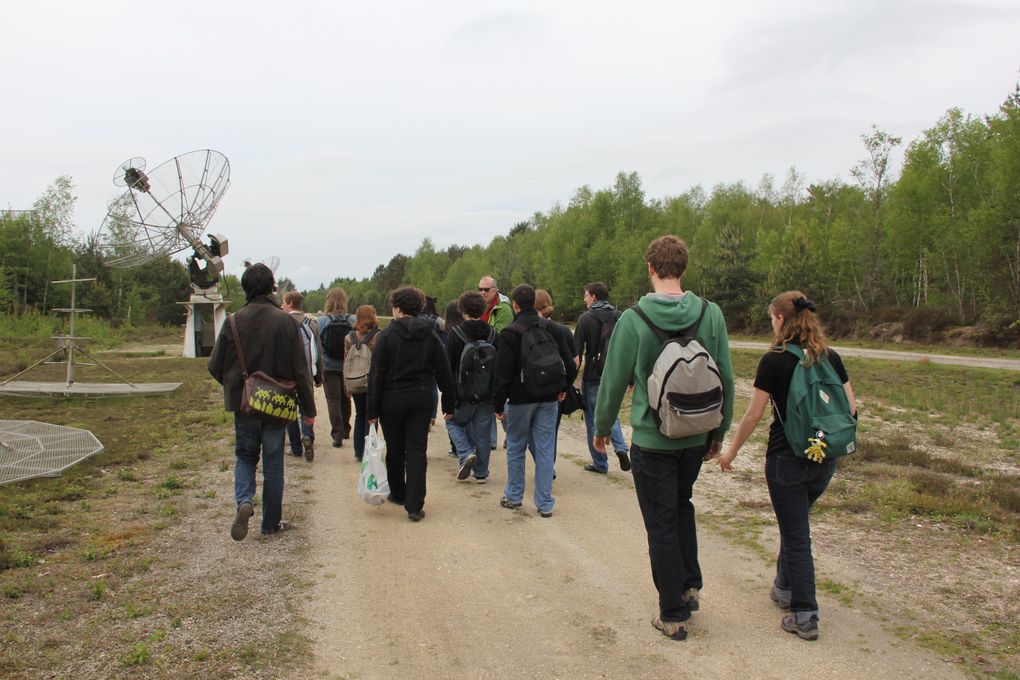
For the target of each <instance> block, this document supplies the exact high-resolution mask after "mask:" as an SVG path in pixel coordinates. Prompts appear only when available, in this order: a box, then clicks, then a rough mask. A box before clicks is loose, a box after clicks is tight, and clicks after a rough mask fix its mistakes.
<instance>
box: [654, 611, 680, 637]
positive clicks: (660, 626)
mask: <svg viewBox="0 0 1020 680" xmlns="http://www.w3.org/2000/svg"><path fill="white" fill-rule="evenodd" d="M652 626H653V627H654V628H655V629H656V630H658V631H661V632H662V634H663V635H665V636H666V637H668V638H669V639H670V640H677V641H679V640H686V639H687V628H686V627H685V626H684V623H683V621H663V620H662V619H660V618H659V617H658V616H656V617H655V618H654V619H652Z"/></svg>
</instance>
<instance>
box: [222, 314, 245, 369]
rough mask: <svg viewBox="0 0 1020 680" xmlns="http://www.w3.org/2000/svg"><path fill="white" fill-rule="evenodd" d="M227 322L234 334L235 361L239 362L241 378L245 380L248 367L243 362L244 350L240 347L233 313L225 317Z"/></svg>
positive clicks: (239, 338)
mask: <svg viewBox="0 0 1020 680" xmlns="http://www.w3.org/2000/svg"><path fill="white" fill-rule="evenodd" d="M227 323H228V324H230V332H231V333H233V334H234V347H235V348H236V349H237V361H238V363H240V364H241V378H242V379H243V380H247V379H248V367H247V366H245V364H244V350H243V349H241V336H240V335H238V334H237V324H236V323H234V315H233V314H231V315H229V316H228V317H227Z"/></svg>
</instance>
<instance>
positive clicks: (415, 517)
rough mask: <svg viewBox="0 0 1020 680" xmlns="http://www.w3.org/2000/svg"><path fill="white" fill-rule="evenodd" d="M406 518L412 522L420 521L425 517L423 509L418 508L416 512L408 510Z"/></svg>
mask: <svg viewBox="0 0 1020 680" xmlns="http://www.w3.org/2000/svg"><path fill="white" fill-rule="evenodd" d="M407 519H409V520H411V521H412V522H420V521H422V520H423V519H425V511H424V510H419V511H417V512H409V513H407Z"/></svg>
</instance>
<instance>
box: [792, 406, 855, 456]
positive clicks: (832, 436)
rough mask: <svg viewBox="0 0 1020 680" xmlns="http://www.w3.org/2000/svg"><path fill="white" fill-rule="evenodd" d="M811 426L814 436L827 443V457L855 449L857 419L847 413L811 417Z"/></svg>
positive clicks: (848, 452)
mask: <svg viewBox="0 0 1020 680" xmlns="http://www.w3.org/2000/svg"><path fill="white" fill-rule="evenodd" d="M811 426H812V427H813V428H814V429H815V431H816V435H815V436H817V437H819V438H820V439H822V441H824V442H825V443H826V444H827V445H828V446H827V447H826V454H827V457H828V458H839V457H841V456H846V455H849V454H851V453H853V452H854V451H856V450H857V420H855V419H854V417H853V416H852V415H850V414H849V413H831V414H828V415H824V416H815V417H814V418H812V419H811ZM798 455H802V454H798Z"/></svg>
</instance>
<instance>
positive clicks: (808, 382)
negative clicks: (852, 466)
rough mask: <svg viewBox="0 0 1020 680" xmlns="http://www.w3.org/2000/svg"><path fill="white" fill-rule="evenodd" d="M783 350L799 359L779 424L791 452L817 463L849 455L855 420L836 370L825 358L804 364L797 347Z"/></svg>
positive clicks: (853, 444) (853, 442)
mask: <svg viewBox="0 0 1020 680" xmlns="http://www.w3.org/2000/svg"><path fill="white" fill-rule="evenodd" d="M786 351H787V352H789V353H790V354H792V355H794V356H795V357H797V359H798V362H797V367H796V368H795V369H794V370H793V378H792V379H791V380H790V393H789V396H788V397H787V399H786V421H785V422H784V421H783V420H782V419H781V418H780V421H779V422H780V423H781V424H782V426H783V431H784V432H785V433H786V441H787V442H788V443H789V444H790V449H791V450H793V453H794V455H795V456H797V457H799V458H808V459H810V460H813V461H815V462H816V463H821V462H822V461H823V460H835V459H836V458H841V457H842V456H847V455H850V454H851V453H853V452H854V451H856V450H857V419H856V418H855V417H854V416H853V414H852V413H851V412H850V400H849V399H847V396H846V391H845V390H844V389H843V381H842V380H840V379H839V375H837V374H836V369H834V368H833V367H832V364H830V363H829V360H828V359H827V358H826V357H822V358H821V359H819V360H818V361H816V362H814V363H812V364H809V365H805V364H804V356H805V355H804V350H803V349H801V348H800V346H798V345H794V344H792V343H787V345H786ZM776 414H777V417H778V410H777V411H776Z"/></svg>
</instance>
